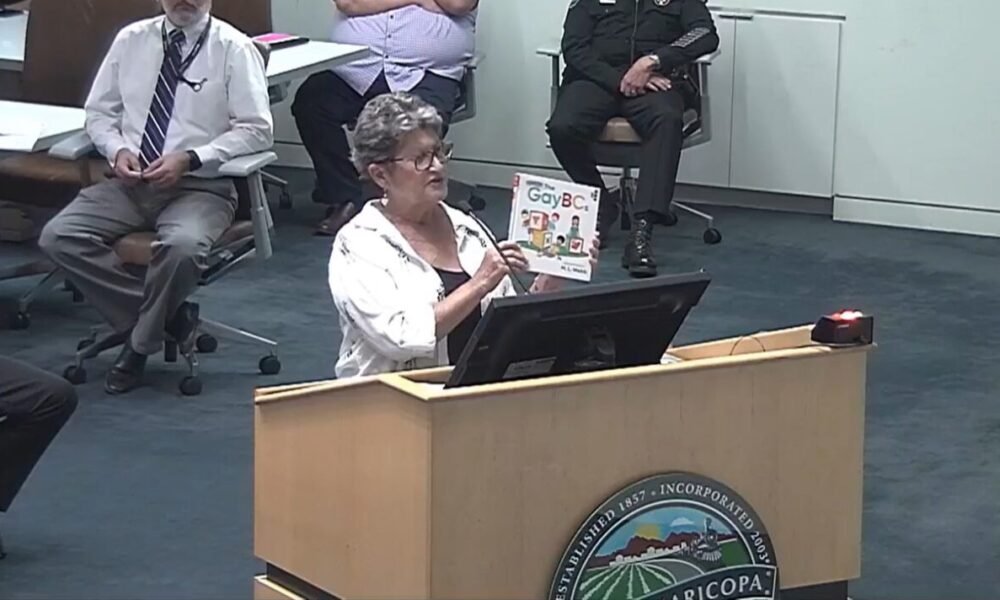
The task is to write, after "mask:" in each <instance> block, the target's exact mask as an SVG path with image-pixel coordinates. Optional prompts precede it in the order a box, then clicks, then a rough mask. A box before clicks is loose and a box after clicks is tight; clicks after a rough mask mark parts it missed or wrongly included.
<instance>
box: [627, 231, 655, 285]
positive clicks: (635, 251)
mask: <svg viewBox="0 0 1000 600" xmlns="http://www.w3.org/2000/svg"><path fill="white" fill-rule="evenodd" d="M622 267H624V268H625V269H628V274H629V275H631V276H632V277H635V278H637V279H638V278H645V277H655V276H656V259H654V258H653V221H651V220H650V219H649V217H647V216H636V217H635V218H633V219H632V236H631V239H630V240H629V242H628V245H626V246H625V253H624V254H622Z"/></svg>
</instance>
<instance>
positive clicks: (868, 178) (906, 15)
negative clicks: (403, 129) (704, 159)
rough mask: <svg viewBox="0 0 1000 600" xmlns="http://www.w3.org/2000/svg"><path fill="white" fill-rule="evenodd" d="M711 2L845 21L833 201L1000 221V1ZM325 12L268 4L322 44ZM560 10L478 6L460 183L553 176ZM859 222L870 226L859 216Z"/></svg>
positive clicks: (551, 3)
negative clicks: (471, 106) (552, 98)
mask: <svg viewBox="0 0 1000 600" xmlns="http://www.w3.org/2000/svg"><path fill="white" fill-rule="evenodd" d="M710 4H711V5H712V6H714V7H717V8H723V9H726V8H732V9H754V10H774V11H791V12H798V13H807V14H830V15H842V16H845V17H846V22H845V24H844V29H843V43H842V56H841V77H840V90H839V97H838V124H837V140H836V154H835V182H834V191H835V194H836V195H837V196H839V197H845V198H854V199H858V200H860V201H861V205H860V206H862V207H867V209H866V210H868V209H871V210H874V211H875V212H876V213H877V212H878V211H879V210H880V209H879V204H878V203H870V202H868V200H870V199H888V200H892V201H893V202H897V203H902V204H900V205H897V206H895V207H893V214H894V215H896V216H893V217H891V218H890V217H886V219H888V222H894V221H898V222H903V221H906V217H905V216H904V215H900V214H899V210H900V208H903V209H905V210H911V209H912V210H920V207H921V206H924V205H935V206H940V207H944V208H945V209H946V210H947V209H950V208H956V207H957V208H962V209H980V210H982V209H985V210H991V211H1000V168H998V166H997V161H998V157H1000V116H998V114H1000V111H998V110H997V109H996V108H995V106H996V105H997V104H1000V52H997V51H996V48H995V44H994V42H993V39H994V34H995V23H997V22H1000V2H996V0H962V1H961V3H954V2H941V1H940V0H809V1H808V2H805V1H803V0H718V1H717V2H710ZM292 5H294V8H292ZM330 5H331V2H330V0H275V7H276V11H275V12H276V15H277V17H276V18H277V20H278V23H279V24H281V23H287V24H288V25H287V26H286V29H287V30H289V31H295V32H297V33H307V34H310V35H316V36H318V37H322V36H323V35H325V32H326V31H327V30H328V27H329V22H330V19H331V18H332V16H331V15H332V10H331V8H330ZM567 5H568V2H567V0H482V4H481V8H480V20H479V38H478V43H479V47H480V50H481V51H483V52H485V53H486V60H485V62H484V63H483V66H482V69H481V71H480V73H479V76H478V80H477V81H478V85H479V93H478V98H479V115H478V117H477V118H476V119H475V120H474V121H471V122H468V123H464V124H460V125H458V126H456V127H455V128H454V130H453V134H452V136H453V140H454V141H455V142H456V153H457V155H458V157H459V158H460V159H462V160H460V161H458V162H457V163H456V167H455V171H456V172H457V173H456V174H457V175H459V176H463V177H464V178H465V179H467V180H473V179H474V180H477V181H482V182H485V183H494V184H496V183H507V182H509V174H510V172H511V170H512V169H513V168H525V167H536V168H546V167H548V168H551V167H554V166H555V164H556V163H555V161H554V159H553V158H552V156H551V153H550V152H549V151H548V149H547V148H546V140H545V133H544V124H545V121H546V119H547V117H548V111H549V91H548V90H549V78H550V76H549V63H548V60H547V59H545V58H543V57H539V56H536V55H535V49H536V48H537V47H539V46H543V45H547V44H551V43H552V42H554V41H556V40H557V39H558V37H559V35H560V31H561V24H562V19H563V17H564V14H565V10H566V6H567ZM956 5H957V6H959V8H960V10H957V9H956ZM279 6H280V7H281V8H280V9H279V8H278V7H279ZM283 15H285V16H283ZM283 19H287V20H283ZM279 28H280V27H279ZM279 121H280V117H279ZM279 138H280V139H286V140H291V139H294V133H293V132H290V131H288V128H287V127H280V128H279ZM286 154H287V153H286ZM467 161H474V162H471V163H470V162H467ZM506 165H516V167H509V166H506ZM528 170H536V169H530V168H529V169H528ZM844 206H848V205H847V204H845V205H844ZM850 206H852V207H855V208H856V206H857V205H855V204H851V205H850ZM842 212H844V211H842ZM846 212H848V213H850V212H851V211H846ZM853 212H854V213H857V212H858V211H857V210H854V211H853ZM860 212H861V213H865V210H861V211H860ZM963 212H964V211H963ZM875 216H877V215H875ZM982 216H983V215H982V213H975V212H971V213H968V214H966V215H965V216H963V215H961V214H957V213H956V214H951V215H949V216H948V217H947V220H948V222H949V223H952V225H949V227H948V228H950V229H955V230H964V231H970V232H973V231H974V232H978V233H987V234H994V235H1000V218H997V219H996V221H995V223H996V228H995V229H996V230H995V231H993V229H994V227H993V225H988V226H986V225H984V223H985V222H987V221H988V219H986V220H984V219H982ZM925 217H926V215H925ZM994 217H995V216H994ZM846 218H852V217H851V216H850V214H847V215H846ZM859 219H860V220H878V219H876V218H874V217H873V216H872V215H867V216H865V215H864V214H862V215H861V216H860V217H859ZM886 219H882V220H883V221H885V220H886ZM925 220H927V219H925ZM918 221H920V219H919V218H915V219H914V222H911V223H904V224H907V225H913V226H929V227H932V228H933V227H934V225H935V223H934V221H935V219H934V218H930V219H929V221H928V222H926V223H923V224H921V223H919V222H918ZM955 223H958V225H955ZM963 223H964V224H965V225H967V226H963ZM984 227H985V230H984Z"/></svg>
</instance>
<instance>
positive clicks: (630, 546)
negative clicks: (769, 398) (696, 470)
mask: <svg viewBox="0 0 1000 600" xmlns="http://www.w3.org/2000/svg"><path fill="white" fill-rule="evenodd" d="M778 590H779V582H778V564H777V557H776V556H775V553H774V548H773V546H772V545H771V537H770V535H768V533H767V529H766V528H765V527H764V523H763V522H762V521H761V519H760V517H759V516H758V515H757V513H756V512H755V511H754V510H753V507H751V506H750V505H749V504H748V503H747V502H746V501H745V500H743V498H741V497H740V496H739V495H738V494H737V493H736V492H734V491H733V490H731V489H729V488H728V487H726V486H725V485H723V484H721V483H719V482H716V481H712V480H710V479H707V478H705V477H701V476H698V475H692V474H690V473H669V474H665V475H657V476H654V477H649V478H647V479H643V480H641V481H638V482H636V483H633V484H632V485H630V486H628V487H626V488H625V489H623V490H622V491H620V492H618V493H617V494H615V495H614V496H612V497H611V498H609V499H608V500H607V501H605V502H604V503H603V504H602V505H601V506H600V507H598V508H597V510H595V511H594V512H593V514H591V515H590V517H588V518H587V520H586V521H585V522H584V523H583V525H582V526H581V527H580V529H579V531H577V533H576V535H575V536H574V537H573V539H572V541H571V542H570V545H569V547H567V549H566V552H565V553H564V554H563V557H562V559H561V560H560V561H559V565H558V567H557V568H556V571H555V575H554V576H553V578H552V588H551V591H550V592H549V597H548V598H549V600H764V599H767V600H774V599H775V598H776V597H777V596H778Z"/></svg>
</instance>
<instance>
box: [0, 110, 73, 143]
mask: <svg viewBox="0 0 1000 600" xmlns="http://www.w3.org/2000/svg"><path fill="white" fill-rule="evenodd" d="M0 113H2V114H3V115H4V118H7V117H8V116H12V117H14V118H15V119H24V120H27V121H36V122H39V123H42V133H41V135H40V136H39V138H38V141H37V142H35V147H34V148H32V150H31V151H32V152H41V151H43V150H48V149H49V148H51V147H52V146H54V145H55V144H58V143H59V142H61V141H62V140H64V139H66V138H68V137H69V136H71V135H73V134H75V133H79V132H81V131H83V123H84V119H85V115H84V111H83V109H82V108H67V107H65V106H52V105H49V104H35V103H31V102H12V101H9V100H0Z"/></svg>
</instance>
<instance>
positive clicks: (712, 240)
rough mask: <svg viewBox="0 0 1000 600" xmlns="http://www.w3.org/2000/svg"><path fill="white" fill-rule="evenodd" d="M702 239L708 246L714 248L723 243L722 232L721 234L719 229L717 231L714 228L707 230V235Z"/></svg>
mask: <svg viewBox="0 0 1000 600" xmlns="http://www.w3.org/2000/svg"><path fill="white" fill-rule="evenodd" d="M702 239H703V240H705V243H706V244H708V245H710V246H714V245H716V244H719V243H721V242H722V232H720V231H719V230H718V229H715V228H714V227H713V228H710V229H706V230H705V235H704V236H702Z"/></svg>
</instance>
